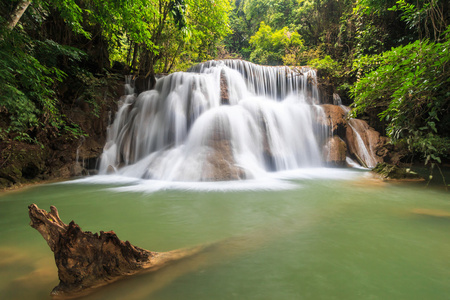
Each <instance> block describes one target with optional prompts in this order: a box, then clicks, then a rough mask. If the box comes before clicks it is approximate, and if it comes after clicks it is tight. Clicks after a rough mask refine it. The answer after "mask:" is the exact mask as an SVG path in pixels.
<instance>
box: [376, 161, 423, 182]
mask: <svg viewBox="0 0 450 300" xmlns="http://www.w3.org/2000/svg"><path fill="white" fill-rule="evenodd" d="M372 172H375V173H377V174H379V175H381V177H382V178H383V179H395V180H424V179H423V178H422V177H421V176H420V175H418V174H417V173H415V172H412V171H411V170H409V169H406V168H400V167H398V166H396V165H391V164H388V163H384V162H383V163H378V164H377V165H376V166H375V168H373V169H372Z"/></svg>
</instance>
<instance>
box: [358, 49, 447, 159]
mask: <svg viewBox="0 0 450 300" xmlns="http://www.w3.org/2000/svg"><path fill="white" fill-rule="evenodd" d="M449 47H450V43H449V41H448V40H446V41H445V42H443V43H435V42H429V41H422V42H421V41H416V42H415V43H412V44H408V45H406V46H401V47H397V48H393V49H392V50H391V51H387V52H384V53H383V54H382V55H380V56H377V57H375V58H374V59H373V60H370V61H372V62H374V61H377V66H376V67H374V66H373V65H372V66H371V68H374V70H373V71H371V72H369V73H368V74H366V75H365V76H363V77H361V78H360V79H359V80H358V81H357V82H356V83H355V85H354V87H353V88H352V90H351V93H352V95H353V97H354V98H355V103H354V107H355V108H354V110H353V113H354V114H360V113H362V112H364V111H366V110H368V109H369V108H372V109H373V108H377V109H378V110H379V111H380V113H379V116H380V118H381V119H384V120H385V121H387V123H388V126H387V128H386V132H387V134H388V136H389V137H390V138H391V139H392V141H393V142H394V143H395V142H397V141H399V140H406V141H407V143H408V145H409V147H410V150H412V151H417V152H420V153H421V154H422V155H423V156H424V158H425V159H426V161H427V162H428V161H429V160H430V159H432V160H434V161H436V162H440V159H439V156H440V155H442V154H443V153H444V152H445V151H447V153H448V151H449V150H450V147H448V146H449V144H448V138H446V137H445V134H448V133H447V132H446V130H447V129H446V128H441V127H440V126H438V124H439V122H440V119H441V118H443V117H444V116H446V115H447V114H448V113H449V107H450V68H449V63H450V54H449V53H450V52H449V51H448V49H449ZM435 145H440V147H443V148H437V147H436V146H435Z"/></svg>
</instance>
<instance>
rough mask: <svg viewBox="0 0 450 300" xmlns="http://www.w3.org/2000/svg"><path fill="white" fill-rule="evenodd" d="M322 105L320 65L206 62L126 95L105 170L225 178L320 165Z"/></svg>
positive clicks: (324, 127)
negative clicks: (317, 67) (314, 67)
mask: <svg viewBox="0 0 450 300" xmlns="http://www.w3.org/2000/svg"><path fill="white" fill-rule="evenodd" d="M320 104H321V102H320V99H319V93H318V90H317V84H316V73H315V70H312V69H309V68H300V69H290V68H287V67H265V66H259V65H255V64H252V63H249V62H245V61H241V60H224V61H209V62H206V63H202V64H199V65H197V66H195V67H193V68H191V69H190V70H189V71H188V72H179V73H174V74H171V75H169V76H166V77H163V78H161V79H158V80H157V82H156V86H155V88H154V89H153V90H150V91H146V92H143V93H141V94H140V95H138V96H136V95H128V96H126V97H125V98H124V99H123V103H122V104H121V106H120V109H119V111H118V112H117V115H116V118H115V121H114V123H113V124H112V125H111V127H110V128H109V132H108V142H107V144H106V145H105V148H104V153H103V155H102V159H101V164H100V173H101V174H106V173H109V172H118V173H119V174H121V175H125V176H131V177H138V178H148V179H158V180H169V181H220V180H238V179H251V178H258V177H260V176H264V174H265V173H266V172H268V171H282V170H290V169H297V168H303V167H320V166H322V164H323V154H322V148H323V146H324V145H325V144H326V141H327V140H328V139H329V138H330V135H331V134H332V130H330V127H329V125H328V124H325V123H324V122H323V120H324V119H325V118H326V116H325V113H324V109H323V108H322V106H321V105H320ZM321 120H322V121H321Z"/></svg>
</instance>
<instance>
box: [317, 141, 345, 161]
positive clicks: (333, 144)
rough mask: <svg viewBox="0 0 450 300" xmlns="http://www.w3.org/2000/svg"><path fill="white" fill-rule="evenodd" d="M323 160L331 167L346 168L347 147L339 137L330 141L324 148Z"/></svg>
mask: <svg viewBox="0 0 450 300" xmlns="http://www.w3.org/2000/svg"><path fill="white" fill-rule="evenodd" d="M322 153H323V160H324V162H325V163H326V164H327V165H330V166H338V167H344V166H345V164H346V163H345V159H346V153H347V145H346V144H345V142H344V141H343V140H342V139H341V138H339V137H338V136H333V137H331V138H329V139H328V141H327V142H326V143H325V145H324V147H323V152H322Z"/></svg>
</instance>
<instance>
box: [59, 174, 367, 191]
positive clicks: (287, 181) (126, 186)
mask: <svg viewBox="0 0 450 300" xmlns="http://www.w3.org/2000/svg"><path fill="white" fill-rule="evenodd" d="M265 174H266V176H264V177H263V176H261V177H260V178H258V179H253V180H236V181H209V182H204V181H202V182H192V181H165V180H145V179H140V178H132V177H128V176H120V175H97V176H91V177H85V178H81V179H75V180H72V181H66V182H62V183H56V184H97V185H115V186H117V187H108V188H107V190H109V191H115V192H138V193H155V192H160V191H192V192H237V191H283V190H295V189H301V188H302V181H305V180H356V179H358V178H363V177H364V176H366V175H367V174H368V173H367V172H362V171H360V170H352V169H336V168H302V169H295V170H287V171H281V172H274V173H265Z"/></svg>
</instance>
